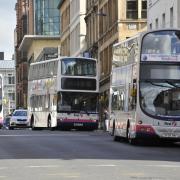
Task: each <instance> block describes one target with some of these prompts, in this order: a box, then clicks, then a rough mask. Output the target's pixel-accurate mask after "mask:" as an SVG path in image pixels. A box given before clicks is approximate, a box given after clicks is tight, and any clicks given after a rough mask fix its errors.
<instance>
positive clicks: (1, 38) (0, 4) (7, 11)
mask: <svg viewBox="0 0 180 180" xmlns="http://www.w3.org/2000/svg"><path fill="white" fill-rule="evenodd" d="M16 2H17V0H0V25H1V26H0V52H4V59H5V60H11V59H12V55H13V54H14V29H15V27H16V11H15V4H16Z"/></svg>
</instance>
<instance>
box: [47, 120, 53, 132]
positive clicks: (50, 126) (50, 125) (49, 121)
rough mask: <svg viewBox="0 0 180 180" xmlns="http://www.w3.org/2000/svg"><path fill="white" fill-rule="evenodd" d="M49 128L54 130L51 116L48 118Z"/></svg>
mask: <svg viewBox="0 0 180 180" xmlns="http://www.w3.org/2000/svg"><path fill="white" fill-rule="evenodd" d="M48 129H50V130H51V131H54V127H52V124H51V118H50V117H49V118H48Z"/></svg>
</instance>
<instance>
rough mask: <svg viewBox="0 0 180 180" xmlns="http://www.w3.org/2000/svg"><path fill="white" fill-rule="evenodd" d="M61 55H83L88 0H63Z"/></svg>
mask: <svg viewBox="0 0 180 180" xmlns="http://www.w3.org/2000/svg"><path fill="white" fill-rule="evenodd" d="M58 8H59V10H60V14H61V15H60V17H61V55H63V56H64V55H65V56H83V52H84V51H85V49H86V41H85V36H86V24H85V20H84V18H85V15H86V1H85V0H61V1H60V2H59V6H58Z"/></svg>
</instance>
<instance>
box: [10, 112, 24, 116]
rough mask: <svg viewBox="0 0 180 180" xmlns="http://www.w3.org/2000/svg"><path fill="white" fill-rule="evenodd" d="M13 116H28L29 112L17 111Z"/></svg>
mask: <svg viewBox="0 0 180 180" xmlns="http://www.w3.org/2000/svg"><path fill="white" fill-rule="evenodd" d="M13 116H27V111H15V112H14V113H13Z"/></svg>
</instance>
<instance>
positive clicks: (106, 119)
mask: <svg viewBox="0 0 180 180" xmlns="http://www.w3.org/2000/svg"><path fill="white" fill-rule="evenodd" d="M104 124H105V131H108V130H109V112H108V110H107V108H105V109H104Z"/></svg>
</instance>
